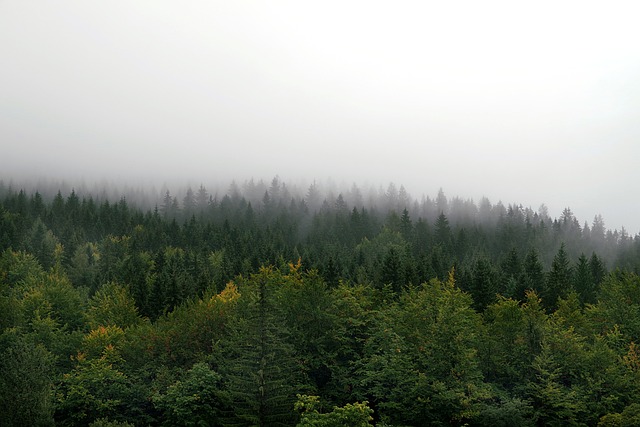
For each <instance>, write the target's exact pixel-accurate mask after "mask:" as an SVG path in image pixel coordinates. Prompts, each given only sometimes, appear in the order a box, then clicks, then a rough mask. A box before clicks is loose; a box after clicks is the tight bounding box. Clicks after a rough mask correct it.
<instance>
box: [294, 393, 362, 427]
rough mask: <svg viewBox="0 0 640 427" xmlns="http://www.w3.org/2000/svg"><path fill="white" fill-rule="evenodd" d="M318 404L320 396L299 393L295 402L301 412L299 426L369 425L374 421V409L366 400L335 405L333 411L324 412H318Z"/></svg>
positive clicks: (346, 426) (347, 426)
mask: <svg viewBox="0 0 640 427" xmlns="http://www.w3.org/2000/svg"><path fill="white" fill-rule="evenodd" d="M318 406H319V398H318V396H307V395H300V394H299V395H298V401H297V402H296V404H295V409H296V411H298V412H300V422H298V424H297V427H367V426H370V425H371V421H373V417H372V416H371V415H372V414H373V410H372V409H371V408H369V406H368V405H367V402H366V401H365V402H362V403H359V402H356V403H348V404H346V405H345V406H344V407H337V406H335V407H334V408H333V411H331V412H328V413H324V414H321V413H320V412H318V410H317V409H316V408H317V407H318Z"/></svg>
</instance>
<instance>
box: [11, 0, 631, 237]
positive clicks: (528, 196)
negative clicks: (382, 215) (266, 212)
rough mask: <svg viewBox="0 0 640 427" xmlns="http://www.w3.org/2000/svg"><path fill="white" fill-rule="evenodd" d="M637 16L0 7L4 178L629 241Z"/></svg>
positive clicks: (427, 4) (322, 6)
mask: <svg viewBox="0 0 640 427" xmlns="http://www.w3.org/2000/svg"><path fill="white" fill-rule="evenodd" d="M638 16H640V4H638V3H637V2H634V1H628V2H616V1H606V2H605V1H600V2H588V1H561V0H554V1H535V2H521V1H504V2H501V1H493V0H488V1H468V2H459V1H415V2H413V1H386V2H376V1H348V0H341V1H326V0H324V1H318V2H310V1H299V0H298V1H286V2H284V1H251V2H250V1H240V0H233V1H215V0H208V1H188V0H186V1H175V0H174V1H164V0H149V1H142V0H135V1H132V0H126V1H117V0H116V1H114V0H111V1H87V0H78V1H65V0H58V1H36V0H30V1H25V0H0V144H1V145H0V147H1V150H0V178H1V177H4V178H5V179H7V178H12V177H22V176H30V175H34V176H37V175H47V176H55V177H65V178H70V179H80V178H84V179H114V180H115V179H130V180H131V181H139V180H143V181H144V182H155V183H156V184H157V185H162V183H163V182H165V181H167V182H170V181H175V180H182V181H181V182H187V181H190V182H198V183H199V182H212V181H215V180H218V179H225V180H228V179H231V178H235V179H239V180H242V179H244V178H247V177H255V178H257V179H259V178H263V179H265V180H270V179H271V178H272V177H273V176H274V175H276V174H278V175H279V176H280V177H281V179H283V180H284V181H287V180H299V179H301V178H305V179H309V180H310V179H314V178H315V179H325V178H327V177H332V178H334V179H335V180H337V181H344V182H347V183H351V182H356V183H364V182H367V183H380V184H385V185H386V183H388V182H390V181H393V182H395V183H396V184H397V185H400V184H404V185H405V187H406V188H407V189H408V190H409V192H410V193H411V194H412V195H413V196H414V197H419V196H420V195H421V194H423V193H424V194H427V195H431V196H435V194H436V193H437V191H438V188H440V187H442V188H443V189H444V191H445V193H446V194H447V195H448V196H454V195H459V196H461V197H464V198H473V199H474V200H476V201H478V200H479V199H480V198H481V197H482V196H487V197H489V199H490V200H491V201H492V202H494V203H495V202H497V201H498V200H502V201H503V202H504V203H505V204H507V203H513V202H517V203H521V204H523V205H525V206H531V207H533V208H534V209H537V207H538V206H539V205H540V204H541V203H545V204H546V205H547V206H548V207H549V210H550V214H551V215H552V216H559V215H560V213H561V212H562V209H563V208H565V207H570V208H571V209H572V210H573V212H574V213H575V214H576V216H577V217H578V219H580V220H581V222H584V221H587V222H589V223H591V222H592V220H593V217H594V216H595V215H596V214H602V215H603V216H604V219H605V223H606V225H607V227H609V228H620V227H621V226H622V225H624V226H625V227H626V228H627V230H628V231H629V232H630V233H632V234H635V233H637V232H640V194H639V191H638V187H639V183H640V167H639V161H640V42H639V40H640V25H638Z"/></svg>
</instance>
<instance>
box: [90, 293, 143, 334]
mask: <svg viewBox="0 0 640 427" xmlns="http://www.w3.org/2000/svg"><path fill="white" fill-rule="evenodd" d="M85 317H86V319H87V324H88V325H89V327H90V328H96V327H98V326H120V327H121V328H128V327H130V326H133V325H136V324H138V323H140V322H141V320H142V319H140V317H139V316H138V308H137V307H136V305H135V302H134V300H133V298H132V297H131V295H130V294H129V291H128V290H127V288H125V287H123V286H120V285H118V284H117V283H114V282H109V283H106V284H105V285H103V286H102V287H101V288H100V289H99V290H98V292H96V293H95V294H94V295H93V296H92V297H91V299H90V300H89V303H88V307H87V310H86V311H85Z"/></svg>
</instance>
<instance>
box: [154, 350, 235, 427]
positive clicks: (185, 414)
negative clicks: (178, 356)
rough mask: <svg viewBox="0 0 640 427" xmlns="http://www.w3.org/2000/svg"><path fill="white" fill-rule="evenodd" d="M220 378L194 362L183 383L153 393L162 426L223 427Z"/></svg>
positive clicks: (206, 366) (223, 404)
mask: <svg viewBox="0 0 640 427" xmlns="http://www.w3.org/2000/svg"><path fill="white" fill-rule="evenodd" d="M221 379H222V377H221V376H220V375H219V374H217V373H216V372H214V371H212V370H211V369H210V368H209V366H208V365H207V364H206V363H197V364H195V365H193V367H192V368H191V369H189V370H188V371H187V372H186V374H185V376H184V378H183V379H182V380H179V381H176V382H175V383H174V384H172V385H170V386H169V387H168V388H167V390H166V391H165V392H164V393H157V394H155V395H154V396H153V403H154V405H155V406H156V408H158V409H159V410H160V411H161V412H162V419H163V422H162V425H167V426H212V427H213V426H219V425H222V424H221V414H222V411H223V409H224V407H225V394H224V393H223V392H222V390H221V385H222V384H221V383H222V382H221Z"/></svg>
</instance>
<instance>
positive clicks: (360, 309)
mask: <svg viewBox="0 0 640 427" xmlns="http://www.w3.org/2000/svg"><path fill="white" fill-rule="evenodd" d="M0 190H2V191H0V195H1V196H0V250H2V252H1V253H0V352H1V356H2V359H1V360H0V365H1V367H2V369H1V370H0V393H2V408H3V411H2V412H1V413H0V425H5V424H6V425H16V424H17V425H38V424H40V425H47V424H51V423H52V412H53V414H54V415H53V417H54V418H55V420H56V421H57V423H58V424H60V425H96V426H100V425H105V426H108V425H113V426H115V425H133V424H135V425H158V424H162V423H164V424H165V425H187V424H192V425H216V424H220V423H224V424H232V425H233V424H234V423H235V424H236V425H261V424H262V425H278V424H280V425H295V423H296V422H298V421H299V422H300V424H301V425H358V424H361V425H368V424H369V423H370V421H371V420H370V417H371V416H372V415H373V416H375V421H376V422H378V424H380V425H389V424H394V425H464V424H469V425H485V426H500V425H505V426H506V425H525V426H526V425H596V424H597V423H598V422H600V423H601V424H602V425H635V424H637V412H638V410H637V396H638V395H639V394H640V350H638V343H640V291H639V290H640V280H639V279H638V276H637V275H636V274H635V273H637V272H638V271H640V270H638V269H637V266H638V265H640V262H639V261H638V259H640V239H637V238H634V239H629V238H628V237H627V236H625V235H624V233H619V232H617V231H606V230H604V227H603V225H602V221H601V219H598V218H596V221H594V226H593V228H592V229H591V231H590V232H589V230H588V228H581V227H580V226H579V225H577V224H578V223H577V222H576V219H575V217H574V216H573V214H572V213H571V211H570V210H569V209H566V210H565V211H564V212H563V215H562V218H560V219H559V220H553V219H551V218H550V217H549V215H548V212H546V211H545V210H544V209H542V210H541V211H540V212H537V213H536V212H533V211H532V210H531V209H528V208H523V207H522V206H516V205H510V206H508V207H505V206H503V205H502V204H501V203H498V204H496V205H491V203H490V202H489V201H488V200H483V202H482V203H481V205H480V206H479V207H476V206H475V205H474V204H473V202H472V201H465V200H461V199H458V198H453V199H450V200H447V198H446V197H445V196H444V193H442V192H440V193H439V194H438V197H437V199H435V200H433V199H429V198H426V199H423V200H422V201H420V202H418V201H416V202H415V203H413V202H412V201H411V200H410V198H409V197H408V195H407V194H406V191H404V189H403V188H400V190H399V191H398V190H396V188H395V186H389V189H388V190H387V192H385V193H384V195H382V196H381V199H380V200H377V201H376V200H375V197H373V198H371V197H370V198H369V200H367V198H366V197H363V194H361V193H360V191H359V190H358V189H357V187H354V188H353V189H352V190H351V191H349V192H343V193H342V194H339V195H338V196H336V195H335V194H331V195H329V194H327V196H326V197H327V199H326V201H325V202H324V203H323V202H322V195H321V194H320V193H319V190H318V188H317V186H315V185H314V186H312V188H310V189H309V194H307V196H306V197H305V198H304V199H302V198H300V197H299V196H296V195H295V191H290V190H289V189H288V188H286V187H285V186H284V185H283V184H282V183H281V182H280V181H279V180H278V179H275V180H274V181H272V182H271V185H270V186H269V185H266V184H264V183H256V182H252V183H247V185H246V186H244V187H242V188H241V187H239V186H237V185H234V186H232V187H231V188H230V190H229V194H222V195H219V196H213V195H212V196H211V197H209V196H208V194H209V193H208V192H207V191H206V190H205V189H204V187H202V188H201V190H200V191H199V192H198V194H197V195H196V194H195V193H194V192H193V191H191V192H189V191H187V194H186V195H182V194H181V195H177V196H175V195H171V194H170V193H168V192H167V193H166V194H165V196H166V200H165V203H164V204H163V203H159V204H158V206H159V207H160V208H159V209H156V210H150V211H146V212H145V211H144V210H143V209H139V208H133V207H131V206H133V205H129V204H128V202H129V200H127V201H125V200H124V199H120V200H119V201H116V202H112V201H109V200H107V199H105V198H104V196H103V195H101V196H100V201H99V202H96V201H94V199H92V198H91V196H90V195H89V196H86V197H85V196H80V195H79V194H77V193H75V192H72V193H71V194H70V195H69V196H68V197H67V198H65V197H63V195H62V193H61V192H57V193H56V192H55V191H54V192H53V193H50V194H47V195H46V196H45V197H43V196H42V195H40V194H39V193H35V194H34V195H32V196H29V195H27V194H26V193H24V192H22V191H21V192H19V193H17V192H14V191H12V190H11V189H6V188H3V187H2V184H1V183H0ZM179 201H183V204H182V206H180V203H179ZM563 242H564V243H563ZM581 253H591V254H592V255H591V257H590V258H588V259H587V258H586V256H584V255H580V254H581ZM290 260H298V262H297V263H296V262H294V263H291V264H289V261H290ZM302 261H304V263H305V268H307V266H308V267H309V270H307V271H304V270H303V269H302ZM605 262H606V264H608V265H611V266H612V267H613V268H614V269H615V268H621V269H620V270H617V271H615V272H614V273H613V274H612V275H610V276H607V275H606V274H607V272H606V268H605ZM261 265H264V266H269V265H274V266H275V267H264V268H262V269H259V268H260V266H261ZM452 266H455V268H456V270H457V277H456V280H457V282H458V283H455V281H454V280H453V279H454V278H453V274H452ZM448 275H449V278H448V279H447V277H448ZM420 283H422V284H420ZM225 285H226V288H225ZM467 292H468V293H467ZM500 295H502V296H500ZM89 296H90V298H89ZM71 356H73V357H71ZM52 390H55V393H52ZM297 393H307V394H313V395H316V396H317V397H313V396H306V397H305V396H303V395H301V396H300V397H299V398H298V406H297V407H296V408H297V410H296V409H294V404H295V402H296V394H297ZM320 401H322V402H326V403H325V407H324V408H327V409H326V410H325V409H324V408H322V407H321V405H320V404H319V402H320ZM363 401H364V402H365V403H352V402H363ZM366 402H369V404H367V403H366ZM299 405H303V406H304V407H303V406H299ZM4 408H9V409H7V410H4ZM330 408H333V409H330ZM372 410H375V412H372ZM625 423H626V424H625Z"/></svg>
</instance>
